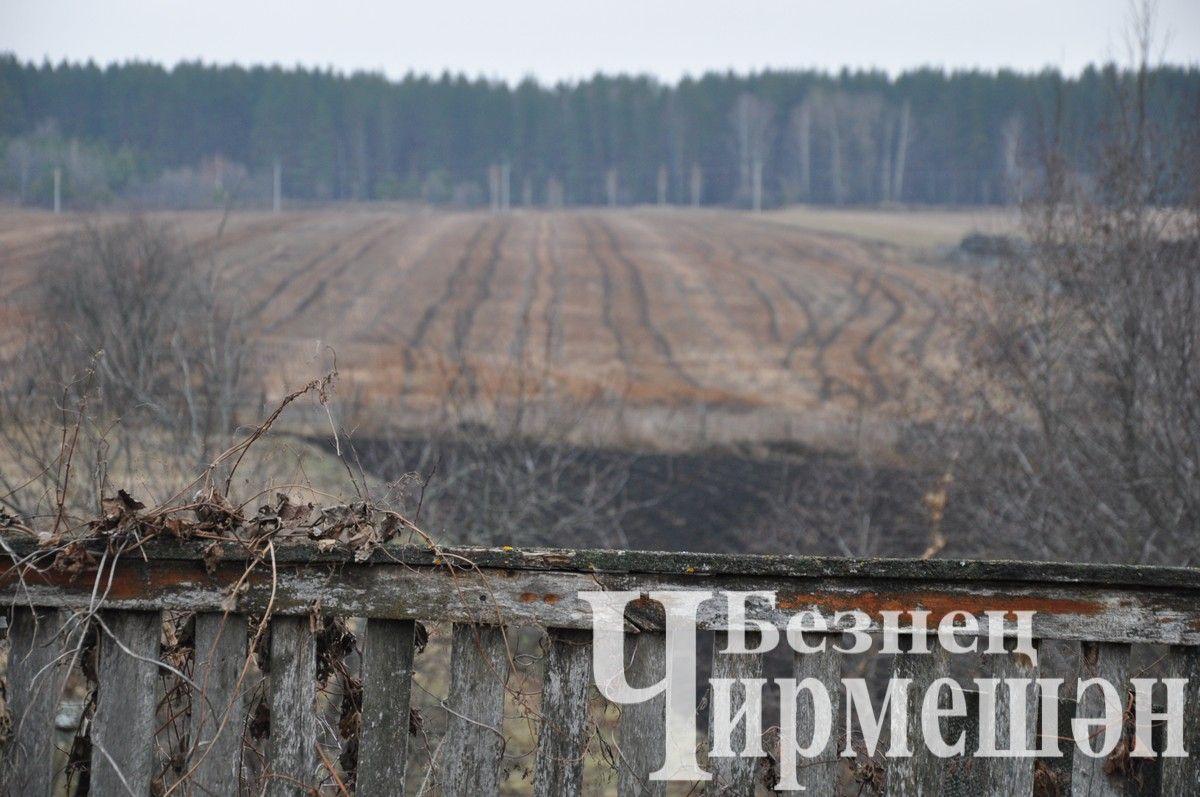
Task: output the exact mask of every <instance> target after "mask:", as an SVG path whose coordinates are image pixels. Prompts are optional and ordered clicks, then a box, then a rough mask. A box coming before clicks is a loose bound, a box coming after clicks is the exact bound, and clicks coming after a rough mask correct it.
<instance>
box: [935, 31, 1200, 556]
mask: <svg viewBox="0 0 1200 797" xmlns="http://www.w3.org/2000/svg"><path fill="white" fill-rule="evenodd" d="M1137 33H1138V36H1137V42H1138V46H1139V51H1140V53H1141V54H1142V58H1141V61H1140V64H1139V66H1138V68H1137V69H1136V70H1135V71H1133V72H1125V73H1114V75H1113V81H1114V82H1113V90H1114V92H1115V94H1116V97H1117V100H1118V102H1117V105H1118V107H1119V108H1120V110H1121V112H1120V114H1119V115H1118V116H1116V118H1114V119H1113V120H1112V125H1111V127H1110V129H1109V130H1107V131H1105V135H1104V136H1103V137H1102V138H1103V140H1102V144H1101V145H1100V146H1099V148H1098V151H1097V153H1096V159H1095V162H1096V171H1095V173H1094V174H1091V175H1086V176H1084V175H1078V174H1072V173H1070V172H1068V171H1067V169H1066V168H1065V167H1064V163H1065V159H1064V158H1063V156H1062V154H1061V146H1060V145H1059V142H1058V141H1057V140H1054V141H1051V142H1050V143H1049V144H1048V145H1047V146H1046V148H1045V156H1044V163H1043V170H1042V175H1043V181H1044V184H1043V186H1042V191H1041V196H1040V197H1039V198H1037V199H1036V200H1035V201H1032V202H1030V203H1029V205H1028V206H1027V207H1026V208H1025V222H1026V225H1025V226H1026V235H1027V238H1028V240H1029V243H1030V251H1029V253H1028V255H1027V256H1024V257H1021V258H1019V259H1014V260H1013V261H1012V262H1011V263H1010V264H1009V265H1008V266H1007V267H1006V268H1004V269H1003V270H1002V273H1000V274H999V275H998V276H997V277H996V278H995V279H994V280H991V281H989V282H988V283H987V284H985V285H984V286H983V290H981V291H980V292H979V294H978V295H977V296H976V299H977V301H975V302H973V303H972V304H971V305H970V308H971V313H972V314H973V316H974V317H973V318H970V319H968V322H969V323H968V327H969V329H968V332H969V334H968V335H966V336H965V338H964V339H966V340H968V341H971V344H970V348H969V349H968V350H967V351H965V352H964V361H965V362H968V363H969V364H970V365H971V366H973V368H970V369H968V370H967V371H966V372H965V374H964V376H963V379H962V381H960V382H959V383H958V384H956V385H954V386H953V387H954V388H955V391H954V392H952V393H950V394H949V395H950V397H951V399H952V400H954V401H955V402H956V403H958V404H959V406H961V407H963V408H965V409H966V410H967V411H968V414H969V423H968V424H967V425H966V426H965V427H963V426H959V427H957V428H956V429H955V430H954V433H953V434H951V435H950V438H951V440H952V445H953V449H952V450H954V451H955V452H957V454H958V456H957V462H956V465H955V471H956V478H955V486H954V490H953V494H952V496H951V499H950V501H951V505H952V506H951V511H952V512H955V513H957V515H958V522H957V524H956V527H957V528H958V529H959V530H961V532H962V534H961V536H960V537H959V542H961V543H964V544H965V547H966V548H967V552H968V553H973V554H981V553H982V554H992V555H995V554H1004V555H1018V556H1034V557H1050V558H1056V559H1074V560H1096V561H1098V560H1106V561H1121V562H1139V563H1170V564H1189V563H1192V564H1194V563H1195V562H1196V561H1197V557H1198V556H1200V538H1198V537H1197V535H1196V528H1197V526H1198V524H1200V269H1198V266H1200V202H1198V200H1200V196H1197V192H1196V186H1197V181H1196V174H1195V172H1194V168H1195V167H1194V164H1195V163H1196V162H1197V157H1196V156H1197V154H1198V151H1200V150H1198V147H1197V135H1196V124H1195V122H1196V120H1195V119H1191V120H1187V122H1188V126H1187V128H1186V129H1185V131H1184V135H1178V134H1177V131H1169V130H1166V129H1163V127H1162V126H1160V125H1157V124H1156V123H1155V120H1152V119H1150V118H1148V117H1147V115H1146V111H1145V107H1146V106H1145V99H1146V96H1147V93H1148V91H1149V90H1150V87H1149V86H1148V85H1147V75H1148V69H1147V58H1146V56H1147V55H1148V53H1149V49H1150V48H1149V24H1148V22H1147V20H1145V19H1141V20H1139V25H1138V27H1137ZM1172 132H1175V133H1176V134H1175V135H1171V133H1172Z"/></svg>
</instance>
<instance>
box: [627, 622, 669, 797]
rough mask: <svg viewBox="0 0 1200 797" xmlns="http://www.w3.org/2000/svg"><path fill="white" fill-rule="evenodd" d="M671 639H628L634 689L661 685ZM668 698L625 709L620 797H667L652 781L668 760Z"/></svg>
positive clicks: (646, 635) (647, 634)
mask: <svg viewBox="0 0 1200 797" xmlns="http://www.w3.org/2000/svg"><path fill="white" fill-rule="evenodd" d="M666 648H667V638H666V635H665V634H663V633H660V632H657V631H644V632H642V633H640V634H626V635H625V652H626V658H627V662H626V676H627V679H628V681H629V683H630V685H632V686H637V687H644V686H650V685H651V684H653V683H657V682H658V681H659V680H661V679H662V677H663V675H664V674H665V673H666V667H667V659H666ZM665 711H666V698H665V697H664V696H663V695H658V696H657V697H655V698H653V699H651V700H647V701H645V702H642V703H635V704H633V705H629V706H622V707H621V719H620V722H619V724H618V728H617V744H618V746H619V748H620V750H619V754H620V759H621V760H620V764H619V769H618V771H617V794H618V795H619V797H663V795H664V794H666V783H665V782H664V781H661V780H658V781H654V780H650V773H651V772H655V771H657V770H658V769H659V768H660V767H661V766H662V765H663V762H664V761H665V760H666V740H667V729H666V715H665V714H664V712H665Z"/></svg>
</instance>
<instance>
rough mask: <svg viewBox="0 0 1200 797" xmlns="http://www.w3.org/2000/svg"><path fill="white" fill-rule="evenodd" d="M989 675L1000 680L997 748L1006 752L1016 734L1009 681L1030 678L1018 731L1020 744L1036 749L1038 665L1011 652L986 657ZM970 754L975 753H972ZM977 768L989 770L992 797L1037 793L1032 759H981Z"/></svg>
mask: <svg viewBox="0 0 1200 797" xmlns="http://www.w3.org/2000/svg"><path fill="white" fill-rule="evenodd" d="M983 660H984V662H983V664H984V667H985V668H986V669H987V676H986V677H990V678H999V679H1001V683H999V684H997V689H996V695H995V709H996V711H995V718H996V721H995V732H996V746H997V748H998V749H1001V750H1005V749H1008V747H1009V739H1010V738H1011V737H1010V734H1011V733H1012V732H1013V730H1014V729H1013V727H1012V725H1013V717H1012V716H1011V714H1010V709H1011V703H1010V700H1009V690H1010V687H1009V685H1008V684H1007V683H1005V681H1006V679H1022V678H1028V679H1029V680H1030V682H1029V685H1028V686H1026V687H1025V689H1024V691H1025V727H1024V728H1023V729H1016V731H1017V734H1018V735H1017V739H1018V742H1017V744H1018V745H1019V746H1020V747H1021V748H1024V749H1035V748H1036V747H1037V744H1038V737H1037V724H1038V692H1037V683H1036V680H1037V677H1038V666H1037V665H1036V664H1035V663H1034V662H1033V661H1032V660H1031V659H1030V658H1029V657H1028V656H1026V655H1025V654H1023V653H1017V652H1015V651H1009V652H1008V653H1006V654H1003V655H1002V654H999V653H995V654H986V655H984V657H983ZM967 752H968V753H970V752H971V751H970V750H968V751H967ZM976 766H981V767H983V768H984V769H985V770H986V775H985V781H984V782H985V783H986V784H987V793H988V794H1020V795H1027V794H1032V793H1033V767H1034V759H1033V758H1032V757H1020V758H979V759H978V761H977V763H976Z"/></svg>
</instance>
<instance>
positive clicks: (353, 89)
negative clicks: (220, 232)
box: [0, 56, 1200, 208]
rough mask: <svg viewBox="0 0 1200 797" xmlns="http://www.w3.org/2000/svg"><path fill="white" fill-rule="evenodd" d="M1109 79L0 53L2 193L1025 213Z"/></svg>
mask: <svg viewBox="0 0 1200 797" xmlns="http://www.w3.org/2000/svg"><path fill="white" fill-rule="evenodd" d="M1148 77H1149V81H1148V84H1147V85H1148V89H1147V91H1148V93H1147V95H1146V97H1145V102H1146V111H1147V114H1148V116H1150V117H1151V118H1153V119H1154V120H1155V121H1156V123H1158V124H1161V125H1162V126H1163V127H1164V128H1165V129H1172V128H1177V127H1178V126H1179V125H1181V124H1184V123H1185V122H1186V120H1187V119H1188V118H1189V117H1190V115H1192V114H1193V113H1194V111H1195V108H1196V107H1197V106H1198V105H1200V70H1197V69H1196V68H1195V67H1178V66H1162V65H1160V66H1157V67H1155V68H1153V69H1152V71H1151V73H1150V75H1149V76H1148ZM1128 79H1129V76H1128V75H1125V76H1123V77H1122V76H1120V75H1119V74H1118V72H1117V67H1116V66H1114V65H1110V66H1107V67H1089V68H1087V69H1085V70H1084V71H1083V72H1082V73H1081V74H1079V75H1077V76H1064V75H1062V74H1060V73H1058V72H1057V71H1053V70H1045V71H1043V72H1040V73H1037V74H1023V73H1019V72H1014V71H1008V70H1000V71H998V72H983V71H953V72H947V71H944V70H941V69H920V70H912V71H907V72H903V73H901V74H898V75H896V76H894V77H889V75H888V74H887V73H884V72H881V71H852V70H848V69H844V70H842V71H841V72H837V73H824V72H817V71H766V72H762V73H759V74H753V75H736V74H729V73H724V74H722V73H709V74H705V75H704V76H702V77H699V78H685V79H683V80H682V81H680V82H679V83H677V84H669V83H662V82H659V81H658V80H655V79H653V78H650V77H625V76H612V77H610V76H603V75H597V76H595V77H593V78H590V79H587V80H582V81H579V82H577V83H570V84H559V85H545V84H542V83H539V82H537V81H536V80H534V79H532V78H531V79H528V80H525V81H522V82H520V83H519V84H517V85H509V84H507V83H504V82H501V81H490V80H485V79H481V78H474V79H473V78H468V77H464V76H462V75H452V74H444V75H442V76H439V77H435V76H425V75H409V76H407V77H404V78H403V79H400V80H389V79H388V78H386V77H384V76H383V75H380V74H365V73H355V74H344V73H340V72H335V71H333V70H307V69H301V68H293V69H281V68H278V67H273V68H268V67H241V66H208V65H204V64H200V63H183V64H179V65H176V66H174V67H164V66H161V65H158V64H151V63H136V62H131V63H126V64H121V65H108V66H98V65H96V64H94V63H69V62H63V63H58V64H52V63H42V64H34V63H27V62H22V61H20V60H18V59H17V58H16V57H14V56H6V57H3V58H0V148H2V150H3V152H4V171H3V177H2V182H0V190H2V191H3V192H4V194H5V195H7V196H9V197H10V198H12V199H15V200H16V201H18V202H20V203H21V204H23V205H27V206H40V207H48V206H49V205H50V203H51V201H52V192H53V184H52V181H53V176H52V173H53V169H54V168H55V167H60V168H62V169H63V186H62V190H63V196H64V201H65V202H67V203H68V204H69V205H70V206H72V207H76V208H86V207H95V206H97V205H101V204H104V203H107V202H110V201H117V202H119V203H120V204H124V205H128V206H135V207H144V208H152V207H196V206H199V207H211V206H221V205H223V204H225V203H226V202H227V201H229V200H230V199H232V200H233V201H234V202H235V203H236V204H237V205H240V206H246V205H249V206H255V205H257V206H260V207H261V206H268V205H269V203H270V201H271V189H272V176H273V169H274V164H275V163H276V161H278V162H279V163H280V165H281V169H282V183H283V185H282V188H283V193H284V195H285V196H286V197H287V198H288V200H294V201H302V202H324V201H332V200H372V199H390V200H396V199H405V200H421V201H426V202H431V203H436V204H449V205H455V206H459V207H479V206H485V205H487V204H488V203H489V201H490V199H491V196H492V194H493V193H495V183H494V182H493V181H494V180H495V179H496V178H495V177H490V176H489V169H493V168H495V169H497V170H498V169H500V168H504V167H506V168H507V169H508V179H507V183H508V191H509V194H510V201H509V204H510V205H512V206H522V205H538V206H547V205H550V206H553V205H561V204H567V205H597V204H620V205H627V204H638V203H655V202H668V203H672V204H681V205H686V204H693V203H696V204H702V205H726V206H748V205H750V204H751V202H752V190H753V181H754V173H755V169H756V167H757V168H761V173H762V202H763V204H764V205H767V206H775V205H785V204H791V203H795V202H813V203H821V204H838V205H841V204H858V205H861V204H878V203H889V202H899V203H919V204H935V205H987V204H1004V203H1012V202H1017V201H1019V200H1020V199H1021V198H1022V193H1021V192H1022V186H1026V187H1028V185H1029V177H1030V174H1029V171H1030V168H1031V164H1033V163H1035V162H1036V161H1037V160H1038V158H1039V153H1041V152H1044V151H1045V149H1046V148H1047V146H1048V142H1049V141H1050V140H1051V138H1056V139H1057V142H1058V145H1059V147H1060V151H1061V153H1062V155H1063V156H1064V157H1065V158H1066V159H1067V162H1068V163H1069V164H1070V166H1071V167H1072V168H1073V169H1075V170H1077V171H1079V172H1081V173H1085V174H1086V173H1090V172H1094V171H1095V170H1096V162H1095V159H1096V157H1097V153H1096V151H1095V148H1094V146H1092V144H1093V143H1094V134H1095V133H1096V131H1098V130H1102V129H1104V128H1105V127H1106V126H1107V125H1109V124H1110V121H1111V119H1112V118H1113V116H1114V114H1115V113H1117V112H1118V109H1117V108H1116V107H1115V104H1116V103H1117V102H1118V101H1119V100H1118V97H1117V95H1116V94H1114V92H1113V84H1114V82H1117V81H1121V80H1128Z"/></svg>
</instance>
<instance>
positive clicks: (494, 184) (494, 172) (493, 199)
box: [488, 163, 500, 213]
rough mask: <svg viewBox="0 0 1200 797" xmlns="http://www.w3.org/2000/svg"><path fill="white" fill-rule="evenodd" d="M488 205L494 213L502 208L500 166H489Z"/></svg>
mask: <svg viewBox="0 0 1200 797" xmlns="http://www.w3.org/2000/svg"><path fill="white" fill-rule="evenodd" d="M488 207H489V208H490V209H491V211H492V212H493V213H495V212H496V211H498V210H500V167H499V166H497V165H496V164H494V163H493V164H492V165H491V166H488Z"/></svg>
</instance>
